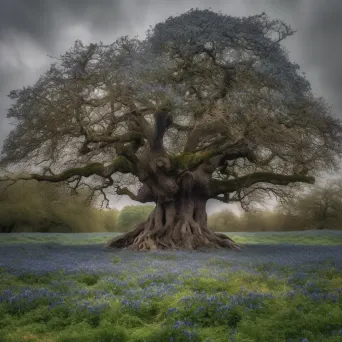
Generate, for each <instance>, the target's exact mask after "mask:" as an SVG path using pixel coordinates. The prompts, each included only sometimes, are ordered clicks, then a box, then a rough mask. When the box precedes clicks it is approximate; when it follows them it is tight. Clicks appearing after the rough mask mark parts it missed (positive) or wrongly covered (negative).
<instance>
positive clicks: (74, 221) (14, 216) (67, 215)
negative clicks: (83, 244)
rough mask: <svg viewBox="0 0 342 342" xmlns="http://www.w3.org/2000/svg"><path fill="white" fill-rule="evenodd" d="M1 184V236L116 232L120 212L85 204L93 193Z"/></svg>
mask: <svg viewBox="0 0 342 342" xmlns="http://www.w3.org/2000/svg"><path fill="white" fill-rule="evenodd" d="M7 185H8V184H6V183H5V182H1V183H0V222H1V223H0V232H1V231H2V232H65V233H70V232H73V233H76V232H101V231H109V232H114V231H116V221H117V214H118V211H117V210H99V209H96V208H94V207H92V206H88V205H86V204H85V202H86V201H85V200H86V198H87V196H88V195H89V193H87V192H86V191H83V192H81V193H80V194H78V195H71V194H70V191H69V190H68V189H67V188H65V187H64V186H63V185H62V184H54V183H45V182H36V181H26V182H25V181H19V182H17V183H15V184H13V185H11V186H8V187H7Z"/></svg>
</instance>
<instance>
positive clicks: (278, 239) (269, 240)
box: [0, 231, 342, 245]
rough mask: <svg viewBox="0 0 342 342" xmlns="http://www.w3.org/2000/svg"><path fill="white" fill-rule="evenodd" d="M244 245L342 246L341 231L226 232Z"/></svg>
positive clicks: (43, 239)
mask: <svg viewBox="0 0 342 342" xmlns="http://www.w3.org/2000/svg"><path fill="white" fill-rule="evenodd" d="M226 234H227V235H228V236H229V237H231V238H232V239H233V240H234V241H236V242H238V243H241V244H278V243H290V244H304V245H305V244H307V245H342V232H340V231H298V232H257V233H254V232H230V233H226ZM118 235H121V233H75V234H68V233H49V234H45V233H12V234H3V235H1V236H0V244H2V243H5V244H8V243H20V244H21V243H30V242H34V243H49V242H50V243H53V244H62V245H79V244H96V243H99V244H100V243H103V244H104V243H105V242H106V241H107V240H108V239H110V238H112V237H115V236H118Z"/></svg>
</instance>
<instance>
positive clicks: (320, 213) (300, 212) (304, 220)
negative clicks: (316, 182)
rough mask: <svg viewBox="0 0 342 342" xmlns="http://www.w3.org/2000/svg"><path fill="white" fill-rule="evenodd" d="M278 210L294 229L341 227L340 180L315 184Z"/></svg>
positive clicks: (341, 188) (341, 201)
mask: <svg viewBox="0 0 342 342" xmlns="http://www.w3.org/2000/svg"><path fill="white" fill-rule="evenodd" d="M279 210H280V211H281V212H282V213H283V214H284V215H285V217H286V220H287V221H288V224H292V226H294V229H297V228H298V226H301V229H341V228H342V182H341V181H336V180H334V181H331V182H328V183H327V184H326V185H325V186H317V187H315V188H313V189H312V190H311V191H310V192H308V193H306V194H302V195H300V196H298V197H297V198H295V199H293V200H292V201H290V202H289V203H288V204H287V205H286V206H283V207H279Z"/></svg>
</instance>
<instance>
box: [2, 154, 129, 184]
mask: <svg viewBox="0 0 342 342" xmlns="http://www.w3.org/2000/svg"><path fill="white" fill-rule="evenodd" d="M115 172H121V173H132V174H133V172H134V168H133V167H132V165H131V163H130V162H129V161H128V160H127V159H126V158H124V157H121V156H120V157H117V158H116V159H115V160H114V161H113V162H112V163H111V164H109V165H107V166H104V165H103V164H101V163H90V164H87V165H86V166H84V167H75V168H72V169H68V170H65V171H63V172H62V173H59V174H51V175H46V174H37V173H31V174H22V175H17V176H14V177H9V176H6V177H0V181H8V180H10V181H17V180H37V181H39V182H41V181H43V182H44V181H45V182H52V183H57V182H63V181H66V180H68V179H70V178H72V177H75V176H80V177H90V176H93V175H97V176H100V177H103V178H108V177H110V176H111V175H112V174H113V173H115Z"/></svg>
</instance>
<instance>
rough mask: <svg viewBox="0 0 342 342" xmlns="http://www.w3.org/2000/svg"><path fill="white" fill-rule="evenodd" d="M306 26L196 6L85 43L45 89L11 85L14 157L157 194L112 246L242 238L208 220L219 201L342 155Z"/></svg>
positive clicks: (297, 178)
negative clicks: (298, 36)
mask: <svg viewBox="0 0 342 342" xmlns="http://www.w3.org/2000/svg"><path fill="white" fill-rule="evenodd" d="M293 33H294V32H293V31H292V30H291V28H290V27H289V26H288V25H286V24H285V23H284V22H282V21H280V20H271V19H270V18H269V17H267V16H266V15H265V14H264V13H262V14H260V15H255V16H251V17H247V18H234V17H231V16H227V15H223V14H221V13H214V12H212V11H210V10H198V9H195V10H190V11H188V12H187V13H184V14H182V15H180V16H178V17H170V18H168V19H167V20H166V21H165V22H163V23H159V24H157V25H156V26H155V27H154V28H151V29H150V30H148V31H147V34H146V39H145V40H143V41H140V40H138V39H136V38H132V39H130V38H128V37H122V38H120V39H118V40H117V41H116V42H115V43H113V44H111V45H105V44H103V43H102V42H101V43H98V44H90V45H88V46H85V45H83V44H82V43H81V42H80V41H76V42H75V45H74V46H73V48H71V49H70V50H69V51H67V52H66V53H65V54H64V55H62V56H61V57H60V58H56V62H55V63H54V64H52V65H51V68H50V69H49V71H48V72H46V73H45V74H44V75H43V76H42V77H41V78H40V79H39V80H38V81H37V83H36V84H35V85H34V86H31V87H26V88H22V89H20V90H15V91H12V92H11V93H10V95H9V96H10V98H11V99H12V100H13V101H14V104H13V105H12V107H11V108H10V109H9V112H8V118H10V119H13V120H14V122H15V124H16V127H15V129H14V130H13V131H12V132H11V133H10V135H9V137H8V138H7V140H6V142H5V144H4V148H3V154H2V164H3V165H14V164H15V163H18V162H29V163H31V164H30V165H34V167H35V172H33V171H31V173H26V174H20V175H17V176H16V177H17V179H19V178H20V179H35V180H38V181H49V182H69V184H70V185H71V186H72V187H74V188H75V189H76V188H77V187H79V186H88V187H92V189H93V191H94V192H101V193H102V194H103V195H104V196H105V194H106V191H109V190H110V189H114V190H115V191H116V192H117V193H118V194H119V195H128V196H129V197H130V198H132V199H133V200H135V201H139V202H141V203H147V202H155V204H156V207H155V209H154V210H153V212H152V213H151V215H150V216H149V218H148V219H147V221H146V222H142V223H141V224H139V225H137V226H136V228H135V229H134V230H133V231H131V232H129V233H127V234H123V235H121V236H119V237H117V238H114V239H112V240H111V241H109V242H108V243H107V247H119V248H126V247H128V248H132V249H136V250H153V249H181V248H184V249H196V248H199V247H214V248H215V247H230V248H238V246H237V245H236V244H235V243H234V242H233V241H232V240H231V239H229V238H228V237H227V236H226V235H224V234H218V233H215V232H214V231H212V230H211V229H210V227H208V226H207V215H206V202H207V201H208V199H210V198H215V199H218V200H220V201H223V202H227V203H228V202H229V201H231V200H238V201H241V203H244V201H245V200H246V198H248V196H250V195H251V194H253V193H254V194H255V193H259V194H262V193H270V192H271V193H273V194H275V195H276V196H281V195H282V194H284V193H285V192H284V191H285V190H284V189H288V187H291V186H292V185H293V184H296V183H313V182H314V176H315V174H316V173H317V172H318V171H320V170H322V169H323V168H326V167H330V168H331V167H335V166H336V165H337V163H338V157H339V154H340V151H341V132H342V130H341V124H340V122H339V121H338V120H337V119H336V118H334V117H333V116H332V114H331V113H330V108H329V107H328V106H327V105H326V103H325V102H324V101H323V100H322V99H321V98H315V97H314V96H313V94H312V93H311V90H310V84H309V82H308V81H307V80H306V78H305V77H304V76H303V74H302V73H300V71H299V67H298V65H296V64H293V63H292V62H290V60H289V58H288V55H287V53H286V51H285V49H284V48H283V47H282V45H281V44H282V41H283V40H284V39H285V38H286V37H288V36H290V35H292V34H293ZM36 170H38V171H36ZM11 177H12V178H13V176H11ZM11 177H9V178H11ZM132 177H133V178H132ZM132 179H133V180H134V181H135V183H136V184H138V185H139V188H137V191H135V190H134V189H133V188H132V183H131V182H132ZM125 185H126V186H125ZM227 225H229V222H227Z"/></svg>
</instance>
